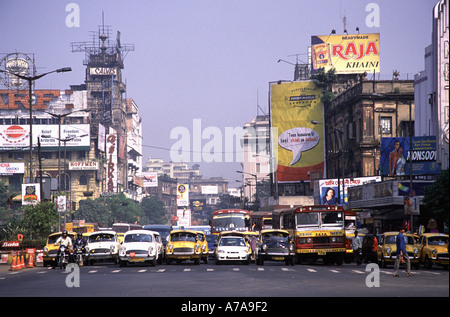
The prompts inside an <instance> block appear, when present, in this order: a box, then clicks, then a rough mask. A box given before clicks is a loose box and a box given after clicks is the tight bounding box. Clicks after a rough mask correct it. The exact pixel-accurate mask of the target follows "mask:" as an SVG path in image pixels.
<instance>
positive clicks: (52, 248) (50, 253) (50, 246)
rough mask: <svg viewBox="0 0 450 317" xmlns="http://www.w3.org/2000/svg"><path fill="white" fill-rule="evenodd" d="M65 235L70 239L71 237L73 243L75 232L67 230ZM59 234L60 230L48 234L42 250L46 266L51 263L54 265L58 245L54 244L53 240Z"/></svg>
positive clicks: (59, 235)
mask: <svg viewBox="0 0 450 317" xmlns="http://www.w3.org/2000/svg"><path fill="white" fill-rule="evenodd" d="M67 235H68V236H69V237H70V239H72V243H73V241H74V240H75V238H76V233H75V232H70V231H69V232H68V234H67ZM61 236H62V232H55V233H52V234H50V235H49V236H48V238H47V244H46V245H45V247H44V252H43V261H44V263H43V265H44V267H46V266H47V265H52V266H53V267H55V266H56V254H57V253H58V248H59V245H55V242H56V240H58V238H59V237H61Z"/></svg>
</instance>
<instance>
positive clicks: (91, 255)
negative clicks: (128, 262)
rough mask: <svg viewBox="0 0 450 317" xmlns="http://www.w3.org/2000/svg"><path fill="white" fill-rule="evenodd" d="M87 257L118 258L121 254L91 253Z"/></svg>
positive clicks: (91, 258)
mask: <svg viewBox="0 0 450 317" xmlns="http://www.w3.org/2000/svg"><path fill="white" fill-rule="evenodd" d="M85 257H86V259H88V260H116V259H117V258H118V257H119V255H118V254H117V253H89V254H86V255H85Z"/></svg>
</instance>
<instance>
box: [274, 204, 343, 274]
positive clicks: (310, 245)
mask: <svg viewBox="0 0 450 317" xmlns="http://www.w3.org/2000/svg"><path fill="white" fill-rule="evenodd" d="M272 216H273V223H274V226H275V227H277V229H284V230H287V231H289V234H290V236H291V238H292V239H293V240H294V244H295V249H296V262H297V263H301V262H302V261H304V260H307V259H311V260H316V259H318V258H321V259H323V261H324V263H325V264H329V263H336V264H338V265H341V264H342V263H343V261H344V256H345V227H344V224H345V223H344V209H343V207H341V206H325V205H315V206H299V207H296V208H290V209H285V210H277V211H274V212H273V214H272Z"/></svg>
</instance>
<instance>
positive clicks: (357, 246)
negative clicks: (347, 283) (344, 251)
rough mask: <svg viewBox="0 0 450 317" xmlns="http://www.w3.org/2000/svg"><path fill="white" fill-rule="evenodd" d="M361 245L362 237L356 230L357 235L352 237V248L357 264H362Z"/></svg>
mask: <svg viewBox="0 0 450 317" xmlns="http://www.w3.org/2000/svg"><path fill="white" fill-rule="evenodd" d="M361 246H362V242H361V237H359V236H358V231H356V230H355V236H354V237H353V238H352V249H353V256H354V257H355V260H356V264H357V265H361V256H360V255H361Z"/></svg>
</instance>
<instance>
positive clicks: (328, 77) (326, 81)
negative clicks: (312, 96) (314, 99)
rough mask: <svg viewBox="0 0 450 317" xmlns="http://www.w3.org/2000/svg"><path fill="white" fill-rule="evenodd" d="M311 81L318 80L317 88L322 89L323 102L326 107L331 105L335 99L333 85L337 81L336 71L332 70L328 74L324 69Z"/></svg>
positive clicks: (312, 77) (313, 76)
mask: <svg viewBox="0 0 450 317" xmlns="http://www.w3.org/2000/svg"><path fill="white" fill-rule="evenodd" d="M311 79H315V80H316V84H317V86H319V87H321V88H322V102H323V104H324V105H328V104H330V103H331V102H332V101H333V99H334V94H333V92H332V91H331V87H332V85H333V83H335V82H336V81H337V75H336V70H335V69H334V68H331V69H330V70H328V71H327V72H325V70H324V69H323V68H320V69H319V70H318V71H317V72H316V73H315V74H314V75H312V76H311Z"/></svg>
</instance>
